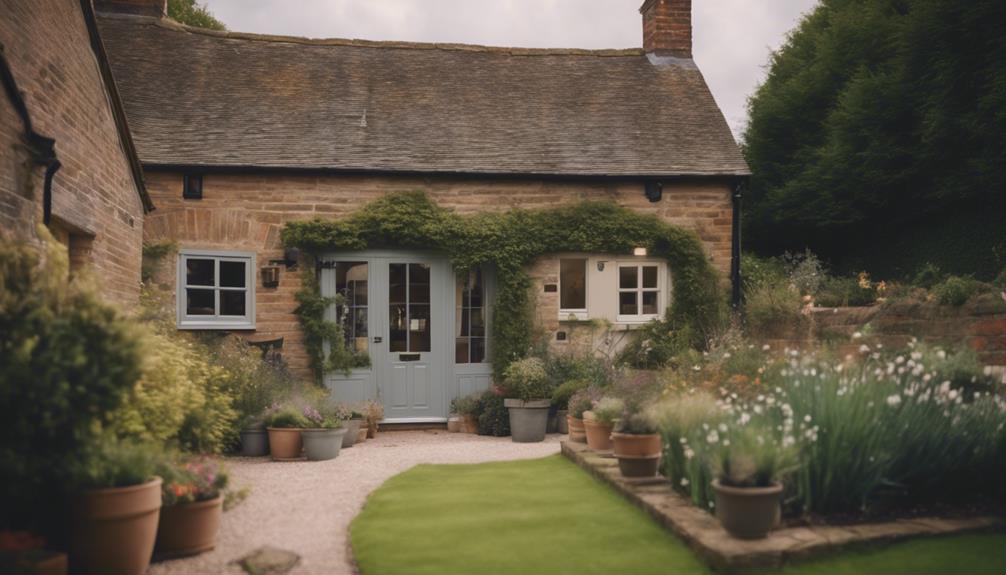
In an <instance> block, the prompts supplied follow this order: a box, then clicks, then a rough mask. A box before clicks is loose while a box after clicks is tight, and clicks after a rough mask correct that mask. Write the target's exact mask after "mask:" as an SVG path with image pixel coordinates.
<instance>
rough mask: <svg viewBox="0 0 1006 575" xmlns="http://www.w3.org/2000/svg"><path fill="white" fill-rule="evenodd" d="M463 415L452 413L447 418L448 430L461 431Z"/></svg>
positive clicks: (450, 431)
mask: <svg viewBox="0 0 1006 575" xmlns="http://www.w3.org/2000/svg"><path fill="white" fill-rule="evenodd" d="M461 425H462V424H461V416H458V415H452V416H450V417H449V418H448V419H447V432H448V433H458V432H460V431H461Z"/></svg>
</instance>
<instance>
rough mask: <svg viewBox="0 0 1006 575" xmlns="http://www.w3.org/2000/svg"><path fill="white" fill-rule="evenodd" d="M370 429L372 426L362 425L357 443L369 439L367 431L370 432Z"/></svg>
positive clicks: (357, 435)
mask: <svg viewBox="0 0 1006 575" xmlns="http://www.w3.org/2000/svg"><path fill="white" fill-rule="evenodd" d="M368 429H370V428H369V427H366V426H364V427H361V428H360V430H359V431H357V432H356V442H357V443H363V442H364V441H366V440H367V433H368V432H367V430H368Z"/></svg>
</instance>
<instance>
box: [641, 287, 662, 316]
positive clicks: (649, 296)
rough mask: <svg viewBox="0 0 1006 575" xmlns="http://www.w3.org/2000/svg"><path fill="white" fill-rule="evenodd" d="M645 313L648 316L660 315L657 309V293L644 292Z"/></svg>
mask: <svg viewBox="0 0 1006 575" xmlns="http://www.w3.org/2000/svg"><path fill="white" fill-rule="evenodd" d="M643 313H644V314H648V315H656V314H658V313H660V311H659V310H658V309H657V292H655V291H645V292H643Z"/></svg>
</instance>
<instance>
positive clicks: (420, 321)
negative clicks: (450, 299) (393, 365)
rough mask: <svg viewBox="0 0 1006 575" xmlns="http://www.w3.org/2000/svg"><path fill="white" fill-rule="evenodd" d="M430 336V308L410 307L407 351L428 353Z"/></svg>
mask: <svg viewBox="0 0 1006 575" xmlns="http://www.w3.org/2000/svg"><path fill="white" fill-rule="evenodd" d="M431 334H432V330H431V329H430V306H429V305H428V304H413V305H410V306H409V351H430V343H431Z"/></svg>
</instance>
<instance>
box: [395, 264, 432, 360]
mask: <svg viewBox="0 0 1006 575" xmlns="http://www.w3.org/2000/svg"><path fill="white" fill-rule="evenodd" d="M432 323H433V322H432V317H431V310H430V265H429V264H388V340H389V344H390V350H391V351H393V352H403V351H408V352H427V351H430V350H431V349H432V345H433V336H432V335H433V325H432Z"/></svg>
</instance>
